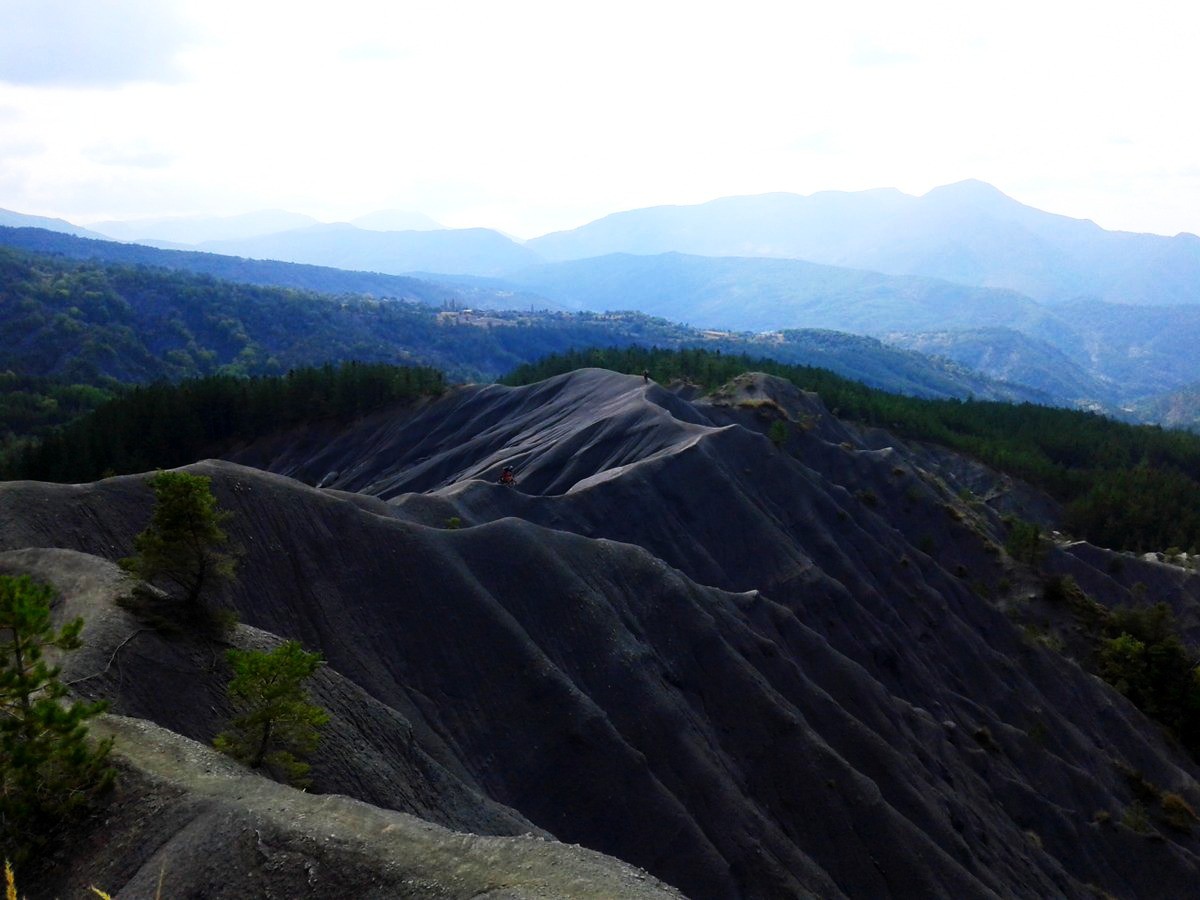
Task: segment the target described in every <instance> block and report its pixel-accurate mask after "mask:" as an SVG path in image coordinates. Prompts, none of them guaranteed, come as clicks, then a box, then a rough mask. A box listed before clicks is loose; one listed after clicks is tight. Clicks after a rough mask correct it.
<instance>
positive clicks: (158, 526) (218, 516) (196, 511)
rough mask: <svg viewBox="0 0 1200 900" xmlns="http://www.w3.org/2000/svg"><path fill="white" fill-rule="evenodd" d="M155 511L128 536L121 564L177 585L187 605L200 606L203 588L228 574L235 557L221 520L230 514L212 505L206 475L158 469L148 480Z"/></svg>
mask: <svg viewBox="0 0 1200 900" xmlns="http://www.w3.org/2000/svg"><path fill="white" fill-rule="evenodd" d="M150 486H151V487H152V488H153V489H154V500H155V503H154V515H153V517H152V518H151V520H150V525H149V527H148V528H147V529H146V530H145V531H143V532H142V533H141V534H139V535H138V536H137V537H136V538H134V540H133V546H134V549H135V550H136V551H137V552H136V553H135V554H134V555H133V556H131V557H127V558H126V559H123V560H121V565H122V566H123V567H124V568H125V569H127V570H128V571H130V572H132V573H133V574H134V575H137V576H138V577H139V578H141V579H143V580H145V581H153V580H154V579H156V578H163V579H165V580H166V581H168V582H170V583H171V584H174V585H175V586H176V587H178V588H181V589H182V590H183V592H184V602H185V603H186V604H187V606H188V608H189V609H192V610H199V609H200V608H201V607H200V604H201V602H202V598H203V595H204V592H205V591H206V590H207V589H209V588H211V587H212V586H213V585H214V584H216V583H218V582H221V581H225V580H228V579H230V578H232V577H233V573H234V569H235V567H236V560H235V559H234V557H233V556H232V555H231V554H230V553H227V552H225V551H223V550H221V549H220V548H221V547H223V546H224V545H225V544H227V543H228V541H229V536H228V535H227V534H226V533H225V532H224V530H222V528H221V525H222V524H223V523H224V522H225V521H226V520H227V519H228V518H229V516H230V513H228V512H226V511H224V510H220V509H218V508H217V498H216V497H214V496H213V493H212V486H211V482H210V479H209V478H208V476H206V475H191V474H189V473H187V472H158V473H157V474H155V475H154V476H153V477H152V478H151V479H150Z"/></svg>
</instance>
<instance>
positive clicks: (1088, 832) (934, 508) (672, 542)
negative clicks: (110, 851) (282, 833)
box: [0, 370, 1200, 897]
mask: <svg viewBox="0 0 1200 900" xmlns="http://www.w3.org/2000/svg"><path fill="white" fill-rule="evenodd" d="M781 418H782V419H786V421H788V422H790V423H792V424H791V426H790V435H789V437H788V440H787V443H786V444H785V446H784V447H783V448H778V447H776V446H775V445H774V444H773V443H772V442H771V441H769V440H768V439H767V438H766V437H765V436H764V434H763V433H761V432H763V431H765V430H766V427H767V424H769V423H770V422H771V421H775V420H776V419H781ZM871 447H875V449H871ZM242 458H244V459H248V460H253V461H255V462H257V463H259V464H262V465H264V466H271V467H272V468H276V469H278V470H281V471H284V472H286V473H287V474H289V475H295V476H297V477H300V478H302V479H305V480H308V481H310V482H323V483H324V484H326V485H328V486H329V487H330V488H336V489H337V490H317V489H313V488H308V487H304V486H303V485H301V484H299V483H297V482H295V481H292V480H290V479H287V478H282V477H279V476H277V475H269V474H265V473H262V472H258V471H254V470H249V469H245V468H241V467H238V466H234V465H231V464H228V463H204V464H201V465H199V466H196V467H192V470H193V471H198V472H203V473H205V474H210V475H212V476H213V480H214V488H215V490H216V492H217V495H218V497H219V499H220V501H221V503H222V505H223V506H225V507H226V508H228V509H231V510H232V511H233V512H234V514H235V518H234V519H233V521H232V523H231V528H232V530H233V532H234V534H235V537H236V539H237V540H238V541H239V542H240V543H241V544H242V545H243V547H244V548H245V557H244V559H243V565H242V577H241V580H240V582H239V584H238V585H237V586H236V587H235V588H234V589H233V590H232V591H231V594H230V600H231V601H232V602H233V603H234V604H235V605H236V606H237V608H238V609H239V611H240V613H241V615H242V618H243V620H244V621H246V622H247V623H249V624H251V625H254V626H257V627H259V628H262V629H265V630H266V631H268V632H272V633H275V634H279V635H283V636H287V637H295V638H298V639H300V640H302V641H303V642H304V643H305V644H306V645H307V646H309V647H311V648H319V649H321V650H322V651H323V652H324V653H325V655H326V657H327V659H328V660H329V663H330V668H331V669H332V670H333V672H334V673H336V675H337V676H339V677H340V678H343V679H345V680H347V681H348V682H352V683H353V685H357V687H358V688H361V690H362V691H363V692H365V693H366V694H367V695H369V696H370V698H371V700H373V701H377V702H378V703H379V704H382V705H383V706H384V707H386V708H388V710H390V711H392V712H393V713H394V714H395V715H396V717H397V719H398V720H401V721H402V722H403V723H404V725H405V727H406V728H408V729H411V731H410V735H411V737H410V738H409V740H410V741H411V743H412V746H413V748H414V749H413V751H412V754H418V753H419V757H420V759H421V760H423V761H424V760H427V761H428V762H426V763H423V764H422V765H421V766H418V765H415V764H409V765H406V766H403V767H398V768H397V771H396V772H395V773H394V774H393V776H392V777H394V779H395V780H397V781H406V782H407V783H409V784H412V785H414V787H412V788H410V789H408V792H409V793H416V794H420V795H421V796H428V785H429V784H431V783H432V781H433V779H434V776H433V775H431V773H434V772H436V773H446V777H447V778H451V777H452V778H453V779H454V783H455V785H458V786H459V787H458V788H457V789H458V791H459V793H458V794H457V796H458V797H459V798H460V800H459V801H458V802H459V804H460V806H459V808H458V810H459V811H458V817H459V820H462V819H464V818H469V817H471V816H474V817H476V818H477V819H479V821H481V822H490V825H482V826H478V827H481V828H483V827H490V828H491V829H492V830H493V831H498V830H502V828H503V823H504V822H513V823H515V822H516V821H517V820H516V819H513V818H512V817H513V815H518V816H522V817H524V818H526V819H528V820H529V821H531V822H533V823H534V824H535V825H537V826H539V827H541V828H544V829H546V830H548V831H550V832H552V833H553V834H554V835H556V836H557V837H559V838H560V839H563V840H568V841H577V842H580V843H582V844H584V845H586V846H589V847H593V848H596V849H599V850H602V851H604V852H607V853H611V854H614V855H616V856H619V857H621V858H623V859H626V860H629V861H631V862H634V863H636V864H638V865H642V866H644V867H645V868H647V869H648V870H650V871H651V872H653V873H654V874H656V875H658V876H659V877H661V878H663V879H664V880H666V881H668V882H670V883H672V884H675V885H677V886H678V887H680V888H682V889H683V890H684V891H685V892H687V893H688V894H690V895H692V896H696V897H783V896H802V895H805V894H810V893H811V894H816V895H819V896H837V895H847V896H859V897H884V896H896V897H900V896H948V897H950V896H952V897H965V896H992V895H995V896H1027V897H1046V896H1072V897H1075V896H1078V897H1085V896H1091V895H1092V894H1093V888H1092V887H1090V885H1095V886H1098V887H1099V888H1101V889H1103V890H1106V891H1109V892H1110V893H1112V894H1114V895H1117V896H1122V897H1124V896H1146V897H1151V896H1153V897H1164V896H1178V897H1184V896H1189V895H1190V894H1191V893H1192V890H1193V884H1194V880H1195V876H1196V874H1197V862H1198V861H1200V856H1198V855H1197V854H1198V852H1200V843H1198V842H1197V840H1196V838H1195V837H1193V836H1190V835H1184V834H1181V833H1176V832H1167V831H1164V832H1162V833H1161V834H1159V835H1158V836H1157V837H1156V838H1155V839H1150V838H1147V837H1146V836H1144V835H1142V834H1139V833H1137V832H1135V831H1133V830H1131V829H1129V828H1126V827H1124V826H1123V825H1120V824H1116V823H1118V822H1119V820H1120V819H1121V816H1122V813H1123V812H1124V811H1125V810H1126V809H1127V808H1128V807H1129V806H1130V805H1131V804H1132V802H1133V801H1134V799H1135V798H1134V795H1133V793H1132V790H1133V788H1132V787H1131V785H1130V782H1129V779H1128V778H1127V776H1126V775H1125V774H1123V773H1124V772H1127V771H1139V772H1141V773H1142V774H1143V775H1144V777H1145V778H1146V779H1147V780H1149V781H1151V782H1153V783H1155V784H1156V785H1158V786H1160V787H1161V788H1162V789H1164V790H1168V791H1174V792H1177V793H1180V794H1182V795H1183V796H1184V797H1186V798H1188V799H1189V800H1190V801H1191V802H1193V804H1195V803H1197V802H1200V787H1198V785H1197V783H1196V780H1195V779H1196V776H1197V769H1196V767H1195V765H1194V764H1193V763H1192V761H1191V760H1189V759H1188V758H1186V756H1184V755H1183V754H1182V753H1181V752H1180V751H1178V750H1177V749H1175V748H1174V747H1172V746H1171V745H1170V743H1169V742H1168V741H1166V740H1165V739H1164V738H1163V736H1162V735H1161V734H1160V732H1159V730H1158V729H1157V727H1156V726H1154V725H1153V724H1152V723H1150V722H1148V721H1147V720H1146V719H1145V718H1144V717H1142V716H1141V714H1140V713H1138V712H1137V711H1136V710H1134V709H1133V708H1132V707H1131V706H1130V705H1129V704H1128V703H1127V702H1126V701H1124V699H1123V698H1121V697H1120V696H1119V695H1117V694H1116V693H1115V692H1114V691H1112V690H1111V689H1110V688H1108V687H1107V686H1106V685H1104V684H1102V683H1101V682H1099V681H1098V680H1097V679H1095V678H1093V677H1091V676H1089V675H1087V674H1086V673H1084V672H1083V671H1082V670H1081V669H1079V668H1078V667H1077V666H1076V665H1074V664H1073V663H1071V662H1069V661H1068V660H1065V659H1064V658H1062V657H1061V656H1059V655H1058V654H1056V653H1053V652H1052V651H1050V650H1047V649H1046V648H1044V647H1041V646H1039V645H1037V644H1036V643H1030V642H1027V641H1026V640H1024V639H1023V638H1022V636H1021V633H1020V631H1019V630H1018V629H1017V628H1015V627H1014V626H1013V624H1012V623H1011V622H1010V620H1009V619H1008V618H1007V617H1006V616H1005V615H1004V613H1003V611H1002V606H1003V605H1004V603H1006V602H1010V601H1011V599H1012V598H1010V597H1001V596H1000V591H999V586H1000V584H1001V581H1002V580H1003V579H1004V578H1006V577H1009V576H1012V574H1013V573H1012V572H1011V571H1010V567H1009V566H1008V565H1007V564H1006V562H1005V561H1004V559H1003V555H1002V553H1001V552H1000V550H999V548H998V546H997V541H998V539H999V537H1000V535H1001V531H1000V525H999V521H998V518H997V517H996V516H995V514H993V513H992V512H991V511H990V510H989V509H988V508H986V507H981V506H979V505H977V504H968V503H965V502H963V501H961V500H959V499H958V498H957V497H956V496H955V494H954V492H953V491H952V490H951V489H950V488H949V487H948V486H947V485H946V484H944V483H942V482H941V481H940V480H939V479H938V478H937V477H935V476H934V475H931V474H930V473H928V472H926V471H923V470H922V469H921V468H920V467H919V465H918V463H920V462H927V459H925V458H918V457H917V456H914V455H911V454H909V453H908V452H907V451H906V450H905V449H904V448H903V447H901V446H900V445H897V446H895V447H894V448H892V449H887V448H883V449H880V448H878V446H877V444H874V443H873V444H870V445H868V444H866V443H863V442H861V441H860V439H859V437H858V436H857V435H856V434H855V433H854V432H852V431H850V430H847V429H845V428H844V427H843V426H841V425H840V423H838V422H836V420H833V419H832V418H830V417H829V416H828V414H827V413H825V411H824V410H823V409H822V408H821V407H820V404H819V402H818V401H816V400H815V399H814V398H812V397H808V396H805V395H801V394H799V393H797V392H795V391H793V390H791V389H789V388H788V387H787V386H786V385H783V384H782V383H780V382H777V381H774V380H772V379H765V378H761V377H756V378H750V379H745V380H743V381H742V382H741V383H740V384H739V385H737V386H735V387H733V388H731V389H730V390H729V391H728V392H726V394H725V395H724V396H723V397H719V398H717V399H716V400H715V401H711V402H704V403H701V402H688V401H686V400H684V399H682V398H681V397H679V396H676V395H675V394H672V393H670V392H668V391H666V390H663V389H662V388H660V387H657V386H654V385H645V384H643V382H642V379H641V378H632V377H628V376H620V375H616V374H614V373H609V372H601V371H596V370H588V371H583V372H578V373H574V374H572V375H569V376H563V377H561V378H556V379H551V380H549V381H547V382H544V383H542V384H539V385H534V386H531V387H529V388H520V389H511V388H501V387H496V386H492V387H485V388H467V389H461V390H458V391H456V392H452V393H451V394H450V395H449V396H447V397H445V398H443V399H442V400H440V401H437V402H435V403H432V404H428V405H426V406H424V407H421V408H420V409H418V410H416V411H412V410H410V411H399V412H393V413H392V414H391V415H390V416H389V415H388V414H380V415H377V416H374V417H372V418H370V419H368V420H364V421H363V422H361V423H359V424H358V425H356V426H354V427H352V428H350V429H347V431H346V432H345V433H344V434H343V435H341V436H338V437H337V438H335V439H334V440H333V441H332V442H330V443H328V444H325V445H315V444H314V443H313V442H312V441H311V439H309V438H306V437H305V436H297V438H296V439H295V440H294V441H291V442H284V441H275V442H273V443H272V444H270V445H269V446H260V447H254V448H249V449H248V450H247V451H246V454H245V455H244V456H243V457H242ZM508 463H512V464H515V465H517V467H518V479H519V482H518V485H517V487H516V488H515V489H513V488H507V487H502V486H500V485H497V484H495V483H494V480H495V477H496V475H497V474H498V473H499V470H500V468H501V467H502V466H503V465H505V464H508ZM343 491H356V492H365V493H367V494H375V495H377V496H378V497H381V498H384V499H387V500H388V501H389V502H388V503H382V502H380V500H378V499H370V498H368V497H365V496H363V494H362V493H358V494H346V493H342V492H343ZM149 507H150V496H149V490H148V488H147V487H146V486H145V484H144V482H143V481H142V480H141V479H138V478H120V479H110V480H108V481H104V482H99V483H97V484H95V485H85V486H76V487H63V486H52V485H42V484H29V483H10V484H6V485H0V546H4V547H13V548H18V547H30V546H60V547H69V548H72V549H77V550H81V551H84V552H87V553H94V554H96V555H98V556H102V557H107V558H110V559H112V558H116V557H119V556H121V555H123V554H125V553H127V552H129V549H130V547H131V542H132V536H133V535H134V534H135V533H136V532H137V531H138V530H140V529H141V528H142V527H144V525H145V522H146V521H147V519H148V516H149ZM453 517H457V518H458V519H459V520H460V521H461V522H462V524H463V525H465V526H471V527H464V528H462V529H458V530H454V529H447V528H445V526H446V524H447V522H448V521H449V520H451V519H452V518H453ZM1060 558H1061V559H1066V557H1065V556H1056V559H1060ZM1063 564H1064V565H1065V564H1067V563H1065V562H1064V563H1063ZM1069 564H1070V565H1073V566H1075V567H1077V568H1079V567H1083V568H1086V569H1087V570H1088V571H1099V569H1100V568H1101V567H1102V563H1101V562H1099V561H1088V560H1087V559H1085V558H1084V556H1083V555H1080V554H1076V555H1074V556H1072V557H1071V561H1070V563H1069ZM1110 580H1111V579H1110ZM1128 593H1129V592H1128V590H1125V589H1123V588H1122V587H1121V586H1120V585H1116V584H1115V582H1114V585H1113V588H1112V590H1111V592H1110V594H1109V595H1108V596H1107V597H1105V598H1103V599H1107V600H1109V601H1111V602H1115V601H1116V600H1123V599H1127V597H1128ZM1188 596H1189V594H1188V592H1187V591H1186V590H1180V591H1178V592H1177V593H1176V595H1175V596H1174V599H1175V600H1176V601H1177V602H1178V603H1180V604H1186V602H1187V598H1188ZM1191 596H1194V594H1193V595H1191ZM1098 599H1099V598H1098ZM125 627H126V628H130V627H132V626H131V624H130V623H127V624H126V626H125ZM116 638H117V634H114V635H113V636H112V638H110V639H109V640H108V641H107V642H106V643H104V644H103V646H104V647H109V646H112V645H113V644H115V643H116ZM100 643H101V642H98V645H99V644H100ZM135 646H137V645H136V642H131V644H130V647H135ZM98 652H101V653H103V650H102V649H101V650H98ZM107 652H108V653H111V652H112V650H111V649H109V650H108V651H107ZM130 652H131V651H130V650H129V649H126V650H123V651H122V653H123V654H124V655H123V656H122V659H125V660H126V663H125V666H126V668H127V669H128V668H130V667H135V666H136V665H140V664H135V663H134V662H132V660H133V659H134V657H133V656H131V655H130ZM330 677H332V673H331V676H330ZM214 678H215V676H214ZM217 683H219V682H217ZM105 685H106V686H105V687H104V689H103V690H101V689H100V688H99V686H97V688H96V689H97V691H98V692H100V693H109V694H111V695H115V696H116V698H117V711H124V712H129V713H132V714H137V715H152V716H154V717H156V718H157V719H158V720H159V721H163V723H164V724H167V725H168V726H169V727H172V728H174V729H176V730H179V731H181V732H183V733H185V734H189V735H191V736H194V737H198V738H200V739H207V738H209V737H210V736H211V733H210V732H211V730H212V729H213V728H214V725H213V721H212V719H213V717H212V716H211V715H204V716H198V715H192V714H190V713H189V714H187V715H185V714H182V713H172V712H171V711H170V710H169V709H164V708H162V707H161V705H160V707H156V708H154V709H150V708H149V707H148V706H145V705H146V704H148V703H149V701H147V700H145V699H144V698H142V697H141V696H140V694H133V693H129V692H127V690H126V688H125V687H124V686H123V685H121V684H118V685H115V686H114V685H113V684H111V682H105ZM197 689H199V688H197ZM206 689H207V690H211V689H212V688H211V686H210V687H208V688H206ZM180 690H181V691H183V690H185V689H184V688H183V687H181V688H180ZM347 690H352V687H348V688H347ZM122 704H128V708H126V707H123V705H122ZM138 704H143V706H138ZM193 705H199V704H193ZM356 708H357V707H356ZM356 715H357V714H356ZM172 716H175V718H172ZM344 718H345V719H346V721H345V722H343V723H341V724H340V725H339V728H342V727H344V728H346V729H348V732H347V733H348V734H349V735H351V737H350V738H347V739H348V740H349V739H352V735H353V731H354V729H355V728H358V727H364V726H362V725H361V723H359V722H358V721H357V720H355V717H354V716H345V717H344ZM410 756H411V754H410ZM318 769H320V761H318ZM331 771H333V770H331ZM329 777H330V779H331V781H330V784H329V785H328V786H327V785H320V786H321V787H323V788H325V789H330V788H333V789H337V790H345V791H348V792H354V791H356V790H358V789H359V788H356V787H355V785H354V783H353V782H354V779H353V778H352V777H351V776H349V775H347V774H345V773H343V774H340V775H337V776H336V777H334V775H332V774H331V775H330V776H329ZM399 793H400V794H401V795H403V794H404V791H400V792H399ZM479 794H483V795H486V798H487V800H486V801H485V800H483V799H482V798H479ZM472 798H476V799H472ZM369 799H371V800H372V801H373V802H383V803H384V804H385V805H392V806H397V807H398V808H403V809H408V808H410V806H411V804H409V805H405V803H406V802H407V801H398V802H396V803H388V802H387V800H383V801H380V800H379V798H378V797H375V796H372V797H370V798H369ZM487 802H492V803H493V804H503V807H501V806H492V807H487V806H486V803H487ZM504 807H509V808H511V810H515V811H516V812H515V814H513V813H505V811H504ZM1097 812H1104V813H1107V814H1108V816H1109V817H1110V821H1108V822H1107V823H1106V822H1097V821H1094V815H1095V814H1096V813H1097ZM506 815H507V818H505V816H506ZM1101 818H1103V817H1101Z"/></svg>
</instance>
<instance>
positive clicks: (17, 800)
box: [0, 575, 113, 860]
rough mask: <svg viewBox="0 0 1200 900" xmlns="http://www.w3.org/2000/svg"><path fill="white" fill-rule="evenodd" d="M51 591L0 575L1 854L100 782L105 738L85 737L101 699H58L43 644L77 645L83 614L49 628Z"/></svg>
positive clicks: (27, 845)
mask: <svg viewBox="0 0 1200 900" xmlns="http://www.w3.org/2000/svg"><path fill="white" fill-rule="evenodd" d="M52 597H53V591H52V590H51V589H50V588H49V587H48V586H47V585H44V584H39V583H37V582H35V581H33V580H32V579H30V578H29V577H28V576H26V575H22V576H20V577H12V576H7V575H4V576H0V843H2V846H3V850H2V852H0V855H6V856H7V857H8V858H11V859H16V860H20V859H22V858H24V857H25V856H26V855H27V854H29V853H30V852H31V851H32V850H34V849H35V848H36V846H37V844H38V843H39V842H41V841H43V840H45V839H47V837H48V836H49V835H50V834H51V833H52V831H53V830H54V828H56V827H57V826H59V825H61V824H64V823H65V822H66V821H67V820H69V818H70V817H71V816H72V815H73V814H75V813H77V812H79V811H80V810H81V809H82V808H83V807H84V806H85V805H86V804H87V802H88V801H89V800H91V799H92V798H94V797H95V796H96V795H97V794H99V793H100V792H101V791H103V790H104V789H106V788H107V787H108V786H109V784H110V783H111V781H112V777H113V773H112V770H111V769H109V768H107V766H106V765H105V759H106V757H107V756H108V752H109V749H110V746H111V741H102V742H100V743H98V744H92V743H89V742H88V740H87V727H86V722H87V720H88V719H90V718H91V717H92V716H95V715H96V714H98V713H100V712H102V711H103V710H104V708H105V704H103V703H85V702H82V701H75V702H73V703H70V704H64V703H63V702H62V698H63V696H64V695H65V694H66V692H67V688H66V686H65V685H64V684H63V683H62V682H61V681H59V680H58V675H59V672H60V671H61V669H60V667H58V666H51V665H49V664H48V663H47V662H46V661H45V659H44V658H43V651H44V650H45V649H46V648H50V647H54V648H57V649H58V650H64V651H66V650H74V649H75V648H77V647H79V645H80V639H79V632H80V631H81V630H82V628H83V620H82V619H75V620H74V621H73V622H69V623H68V624H66V625H64V626H63V627H62V628H61V629H59V630H55V629H54V627H53V626H52V624H51V621H50V601H51V599H52Z"/></svg>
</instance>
